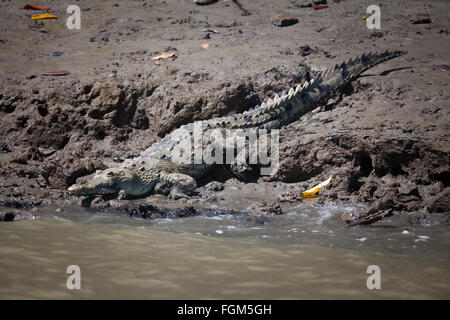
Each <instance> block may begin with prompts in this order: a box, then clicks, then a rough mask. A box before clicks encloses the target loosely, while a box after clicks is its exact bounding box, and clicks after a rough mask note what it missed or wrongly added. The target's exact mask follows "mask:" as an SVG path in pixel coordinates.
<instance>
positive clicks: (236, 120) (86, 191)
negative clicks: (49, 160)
mask: <svg viewBox="0 0 450 320" xmlns="http://www.w3.org/2000/svg"><path fill="white" fill-rule="evenodd" d="M403 54H406V52H404V51H390V50H387V51H385V52H380V53H372V52H370V53H367V54H362V55H361V56H357V57H355V58H353V59H349V60H348V61H346V62H343V63H342V64H340V65H338V64H336V65H335V66H333V67H330V68H328V69H326V70H325V71H323V72H320V73H318V74H317V75H316V76H315V77H314V78H313V79H311V80H310V81H306V82H305V83H304V84H303V85H302V84H299V85H297V86H296V87H293V88H290V89H289V90H288V91H287V92H284V94H282V95H281V96H279V95H278V94H277V95H275V97H274V98H273V99H268V101H267V102H264V103H262V104H261V106H258V107H255V108H254V109H250V110H249V111H245V112H243V113H240V114H236V115H232V116H226V117H220V118H213V119H209V120H201V121H195V122H192V123H189V124H186V125H182V126H181V127H179V128H177V129H175V130H173V131H172V132H170V133H168V134H167V135H166V136H165V137H163V138H162V139H160V140H159V141H157V142H155V143H153V144H152V145H151V146H150V147H149V148H147V149H146V150H144V151H143V152H142V153H141V154H140V155H139V156H138V157H137V158H135V159H131V160H129V161H126V162H124V163H122V164H121V165H119V166H116V167H111V168H108V169H105V170H103V171H99V172H97V173H96V174H95V175H94V176H93V177H92V178H91V179H90V180H88V181H87V182H85V183H84V184H74V185H72V186H71V187H69V189H68V190H69V191H70V192H71V193H73V194H75V195H104V194H117V195H118V197H119V198H126V197H129V196H132V197H141V196H146V195H149V194H152V193H162V194H169V196H170V197H173V198H177V197H178V196H180V195H181V196H182V195H190V194H193V193H195V189H196V188H197V182H196V181H197V180H198V178H200V177H202V176H204V175H206V174H207V173H208V172H209V170H211V168H212V167H213V164H210V163H206V162H205V161H200V162H198V161H193V160H194V158H195V151H196V150H193V148H192V145H191V142H194V149H195V148H196V147H195V145H197V148H199V149H205V148H208V147H210V148H211V147H212V146H215V147H216V146H217V145H216V141H214V142H213V140H214V139H212V138H211V135H208V134H205V135H202V136H200V138H198V139H197V137H196V135H195V129H196V128H200V129H201V130H202V132H206V131H207V130H209V132H210V131H211V130H213V129H217V130H231V131H234V132H239V130H238V129H249V128H254V129H257V130H261V131H264V132H267V131H275V130H274V129H280V128H281V127H283V126H286V125H288V124H289V123H292V122H294V121H296V120H298V119H299V118H300V117H301V116H302V115H304V114H306V113H308V112H310V111H312V110H314V109H315V108H317V107H318V106H321V105H324V104H325V103H326V102H327V101H328V100H329V99H330V98H332V97H333V96H335V95H336V94H337V93H338V92H339V90H340V89H342V88H343V87H344V86H346V85H347V84H349V83H350V82H351V81H353V80H355V79H356V78H357V77H358V76H359V75H361V73H363V72H364V71H366V70H367V69H369V68H371V67H373V66H375V65H377V64H379V63H381V62H384V61H387V60H389V59H392V58H395V57H398V56H401V55H403ZM197 140H198V141H197ZM196 142H198V143H197V144H195V143H196ZM200 151H202V150H200Z"/></svg>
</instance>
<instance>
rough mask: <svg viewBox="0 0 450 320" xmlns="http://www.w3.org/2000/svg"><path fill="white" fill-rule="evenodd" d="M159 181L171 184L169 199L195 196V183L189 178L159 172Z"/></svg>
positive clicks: (182, 175) (181, 174)
mask: <svg viewBox="0 0 450 320" xmlns="http://www.w3.org/2000/svg"><path fill="white" fill-rule="evenodd" d="M159 177H160V180H161V181H163V182H168V183H170V184H171V186H172V188H171V190H170V194H169V198H172V199H180V198H187V197H188V196H190V195H193V194H195V189H196V188H197V182H196V181H195V179H194V178H192V177H191V176H188V175H187V174H183V173H178V172H172V173H167V172H161V173H160V175H159Z"/></svg>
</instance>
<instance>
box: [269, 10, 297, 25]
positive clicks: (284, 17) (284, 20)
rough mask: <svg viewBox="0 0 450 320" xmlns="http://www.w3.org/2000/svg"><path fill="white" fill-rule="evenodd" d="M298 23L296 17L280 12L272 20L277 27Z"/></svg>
mask: <svg viewBox="0 0 450 320" xmlns="http://www.w3.org/2000/svg"><path fill="white" fill-rule="evenodd" d="M296 23H298V19H297V18H296V17H294V16H292V15H290V14H287V13H285V14H281V15H280V16H278V17H277V18H276V19H275V20H274V21H273V24H274V25H276V26H278V27H287V26H291V25H293V24H296Z"/></svg>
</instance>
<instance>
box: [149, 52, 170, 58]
mask: <svg viewBox="0 0 450 320" xmlns="http://www.w3.org/2000/svg"><path fill="white" fill-rule="evenodd" d="M175 54H176V53H175V52H164V53H161V54H160V55H159V56H156V57H153V58H152V60H159V59H167V58H171V57H173V56H174V55H175Z"/></svg>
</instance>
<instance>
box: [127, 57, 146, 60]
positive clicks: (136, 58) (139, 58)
mask: <svg viewBox="0 0 450 320" xmlns="http://www.w3.org/2000/svg"><path fill="white" fill-rule="evenodd" d="M131 60H134V61H146V60H148V58H141V57H133V58H131Z"/></svg>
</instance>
